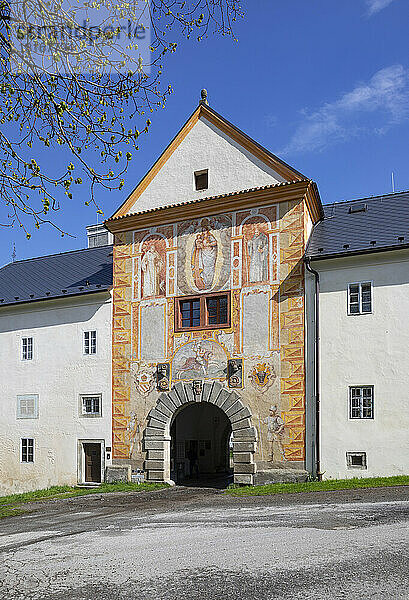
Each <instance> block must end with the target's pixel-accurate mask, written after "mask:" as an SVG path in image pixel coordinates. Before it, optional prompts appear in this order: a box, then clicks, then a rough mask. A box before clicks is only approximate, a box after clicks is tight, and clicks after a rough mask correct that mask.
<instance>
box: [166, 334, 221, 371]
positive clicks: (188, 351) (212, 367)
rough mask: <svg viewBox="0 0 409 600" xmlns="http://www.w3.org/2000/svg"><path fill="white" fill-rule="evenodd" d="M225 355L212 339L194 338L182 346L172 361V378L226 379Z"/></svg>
mask: <svg viewBox="0 0 409 600" xmlns="http://www.w3.org/2000/svg"><path fill="white" fill-rule="evenodd" d="M226 367H227V356H226V353H225V351H224V350H223V348H222V347H221V346H220V344H218V343H217V342H215V341H212V340H202V339H199V340H195V341H193V342H188V343H187V344H185V345H184V346H182V347H181V348H180V349H179V350H178V351H177V352H176V354H175V356H174V358H173V361H172V379H173V380H177V381H180V380H193V379H226Z"/></svg>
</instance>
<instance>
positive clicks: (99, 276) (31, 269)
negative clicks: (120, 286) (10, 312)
mask: <svg viewBox="0 0 409 600" xmlns="http://www.w3.org/2000/svg"><path fill="white" fill-rule="evenodd" d="M111 285H112V246H100V247H97V248H89V249H86V250H74V251H73V252H64V253H62V254H50V255H49V256H41V257H39V258H30V259H28V260H20V261H17V262H13V263H10V264H8V265H6V266H5V267H3V268H1V269H0V306H4V305H7V304H19V303H21V302H34V301H36V300H45V299H49V298H60V297H63V296H77V295H80V294H88V293H90V292H98V291H104V290H107V289H108V288H109V287H110V286H111Z"/></svg>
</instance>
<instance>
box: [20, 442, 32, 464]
mask: <svg viewBox="0 0 409 600" xmlns="http://www.w3.org/2000/svg"><path fill="white" fill-rule="evenodd" d="M21 462H23V463H33V462H34V440H33V438H22V439H21Z"/></svg>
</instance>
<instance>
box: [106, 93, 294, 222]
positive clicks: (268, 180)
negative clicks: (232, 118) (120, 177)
mask: <svg viewBox="0 0 409 600" xmlns="http://www.w3.org/2000/svg"><path fill="white" fill-rule="evenodd" d="M195 126H197V127H198V128H199V129H198V130H197V132H196V138H197V136H200V135H202V134H203V133H205V132H208V133H209V135H210V136H211V135H212V133H211V131H213V132H215V134H216V135H218V137H219V138H220V142H221V143H224V145H225V146H226V145H229V147H231V149H232V152H236V156H232V159H233V160H234V159H237V155H240V156H239V158H240V160H241V159H243V157H246V159H247V163H248V165H249V175H253V179H254V177H255V173H250V171H251V169H253V170H255V169H258V170H259V171H258V173H257V183H253V181H252V180H251V177H250V178H249V180H248V181H247V180H246V178H244V179H243V186H244V187H241V189H245V188H248V187H254V185H256V186H257V185H268V184H273V183H282V182H286V181H301V180H304V179H305V177H304V176H303V175H302V174H301V173H299V172H298V171H296V170H295V169H293V168H292V167H290V166H289V165H287V164H286V163H285V162H283V161H282V160H280V159H279V158H277V157H276V156H274V154H271V152H269V151H268V150H266V149H265V148H263V147H262V146H261V145H260V144H258V143H257V142H255V141H254V140H253V139H252V138H250V137H249V136H248V135H246V134H245V133H243V132H242V131H241V130H240V129H238V128H237V127H235V126H234V125H232V124H231V123H230V122H229V121H227V120H226V119H225V118H224V117H222V116H221V115H219V114H218V113H217V112H216V111H215V110H213V109H212V108H210V107H209V106H207V105H206V104H200V105H199V106H198V108H197V109H196V110H195V111H194V112H193V114H192V115H191V116H190V118H189V119H188V121H187V122H186V123H185V124H184V125H183V127H182V128H181V129H180V131H179V132H178V134H177V135H176V136H175V138H174V139H173V140H172V141H171V142H170V144H169V145H168V146H167V148H166V149H165V150H164V152H163V153H162V154H161V156H160V157H159V158H158V160H157V161H156V162H155V164H154V165H153V166H152V167H151V169H150V170H149V171H148V172H147V173H146V175H145V176H144V177H143V178H142V180H141V181H140V182H139V183H138V185H137V186H136V188H135V189H134V190H133V192H131V194H130V195H129V196H128V198H127V199H126V200H125V202H124V203H123V204H122V205H121V206H120V208H119V209H118V210H117V211H116V212H115V213H114V215H113V216H112V217H111V219H112V218H116V217H122V216H125V215H127V214H132V213H135V212H140V211H144V210H147V209H150V208H159V207H164V206H167V205H169V204H173V203H179V202H183V201H186V200H193V199H195V198H198V197H200V194H199V195H198V192H195V191H194V190H193V187H192V190H191V191H190V190H189V191H188V194H189V197H184V196H183V195H182V196H181V197H179V196H178V198H177V200H176V199H173V200H172V199H171V198H169V193H173V194H179V190H178V189H177V188H178V186H177V184H176V185H175V184H174V187H176V189H172V190H170V189H169V188H170V186H171V185H172V178H171V175H172V173H173V174H174V173H176V172H178V170H179V167H181V168H183V166H184V165H183V164H180V163H183V160H182V161H178V160H177V158H178V156H177V155H178V152H179V153H180V152H181V150H178V149H179V147H180V146H181V144H182V142H183V141H184V140H185V139H186V138H188V136H189V134H191V132H192V130H193V129H194V128H195ZM200 128H201V129H200ZM194 135H195V134H194V133H192V134H191V136H190V138H192V137H194ZM222 138H223V140H222ZM213 139H214V140H216V138H215V137H214V138H213ZM188 141H189V140H187V142H188ZM193 141H196V146H194V144H193V147H192V149H191V148H187V151H188V152H189V153H190V154H189V157H190V156H192V161H194V159H195V156H194V155H195V150H196V153H197V152H199V154H200V148H201V147H203V146H202V145H201V144H200V143H199V144H198V143H197V139H196V140H193ZM177 151H178V152H177ZM175 152H176V155H175V156H174V154H175ZM215 153H216V155H217V149H215ZM172 157H173V159H174V161H175V164H174V165H172V162H171V159H172ZM196 160H197V156H196ZM243 160H244V159H243ZM168 161H169V162H170V164H171V169H170V170H171V173H168V174H166V175H167V176H166V178H165V180H164V181H163V182H161V183H159V184H158V189H154V188H152V186H151V184H152V182H153V181H154V179H155V178H156V177H157V176H158V175H159V173H160V171H161V170H162V169H164V167H165V166H166V167H165V169H164V171H165V170H166V168H169V164H168ZM190 166H191V165H188V168H189V167H190ZM240 166H241V165H240V164H239V165H238V174H239V177H238V179H240V175H241V173H242V172H243V171H245V169H241V168H240ZM243 166H244V165H243ZM196 167H197V169H198V170H199V169H200V168H207V165H206V164H204V163H203V162H200V160H199V162H197V164H196ZM236 167H237V165H236ZM229 168H231V165H229ZM259 173H260V174H261V179H260V175H259ZM168 175H169V177H168ZM192 175H193V173H192ZM209 177H210V178H211V177H212V173H209ZM159 178H160V176H159V177H158V179H159ZM236 183H237V185H239V184H240V181H237V182H236ZM244 184H247V185H244ZM149 186H151V187H149ZM229 187H230V186H229ZM230 191H239V190H238V189H237V190H233V189H231V187H230V189H223V190H220V191H219V190H218V191H217V193H222V192H230ZM208 195H209V193H208V190H205V191H204V192H203V194H202V196H203V197H205V196H208ZM185 196H186V190H185ZM138 200H139V202H138Z"/></svg>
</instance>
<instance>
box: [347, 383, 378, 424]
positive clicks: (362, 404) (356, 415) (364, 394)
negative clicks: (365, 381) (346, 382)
mask: <svg viewBox="0 0 409 600" xmlns="http://www.w3.org/2000/svg"><path fill="white" fill-rule="evenodd" d="M373 413H374V394H373V386H372V385H365V386H359V387H350V388H349V418H350V419H373Z"/></svg>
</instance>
